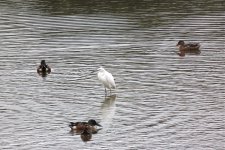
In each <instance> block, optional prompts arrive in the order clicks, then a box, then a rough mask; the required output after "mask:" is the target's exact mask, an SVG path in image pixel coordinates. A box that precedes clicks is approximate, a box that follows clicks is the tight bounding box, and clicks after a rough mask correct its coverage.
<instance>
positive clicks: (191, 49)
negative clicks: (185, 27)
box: [177, 40, 201, 56]
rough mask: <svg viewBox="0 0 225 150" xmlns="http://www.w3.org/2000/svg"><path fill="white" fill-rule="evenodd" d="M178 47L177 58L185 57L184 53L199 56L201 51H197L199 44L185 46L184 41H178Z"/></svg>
mask: <svg viewBox="0 0 225 150" xmlns="http://www.w3.org/2000/svg"><path fill="white" fill-rule="evenodd" d="M177 46H179V52H178V53H177V54H178V55H179V56H185V54H186V53H192V54H200V53H201V51H200V50H199V48H200V44H199V43H187V44H185V43H184V41H182V40H180V41H179V42H178V43H177Z"/></svg>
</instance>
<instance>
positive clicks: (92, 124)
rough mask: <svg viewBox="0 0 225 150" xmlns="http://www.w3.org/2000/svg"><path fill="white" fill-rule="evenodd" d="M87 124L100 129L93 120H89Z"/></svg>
mask: <svg viewBox="0 0 225 150" xmlns="http://www.w3.org/2000/svg"><path fill="white" fill-rule="evenodd" d="M88 124H89V125H91V126H95V125H96V126H99V127H101V125H100V124H99V123H97V122H96V121H95V120H94V119H90V120H88Z"/></svg>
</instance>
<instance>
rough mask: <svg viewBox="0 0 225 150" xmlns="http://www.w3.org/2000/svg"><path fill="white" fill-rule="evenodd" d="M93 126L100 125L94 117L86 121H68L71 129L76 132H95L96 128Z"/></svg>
mask: <svg viewBox="0 0 225 150" xmlns="http://www.w3.org/2000/svg"><path fill="white" fill-rule="evenodd" d="M95 126H100V127H102V126H101V125H100V124H99V123H97V122H96V121H95V120H94V119H90V120H89V121H88V122H70V124H69V127H70V128H71V130H72V131H76V132H77V133H83V132H84V131H85V132H89V133H97V132H98V130H97V129H96V128H95Z"/></svg>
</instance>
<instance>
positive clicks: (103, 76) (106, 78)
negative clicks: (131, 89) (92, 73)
mask: <svg viewBox="0 0 225 150" xmlns="http://www.w3.org/2000/svg"><path fill="white" fill-rule="evenodd" d="M97 76H98V80H99V81H100V82H101V83H102V84H103V85H104V88H105V95H107V90H106V88H107V89H109V90H110V93H111V90H112V89H116V84H115V81H114V77H113V76H112V74H111V73H109V72H108V71H106V70H105V69H104V68H103V67H100V68H98V74H97Z"/></svg>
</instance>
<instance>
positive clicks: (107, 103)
mask: <svg viewBox="0 0 225 150" xmlns="http://www.w3.org/2000/svg"><path fill="white" fill-rule="evenodd" d="M115 101H116V94H115V95H110V96H107V97H105V100H104V102H103V104H102V106H101V112H102V122H103V123H104V124H105V125H104V127H105V126H106V127H107V125H111V124H112V118H113V117H114V115H115V109H116V105H115Z"/></svg>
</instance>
